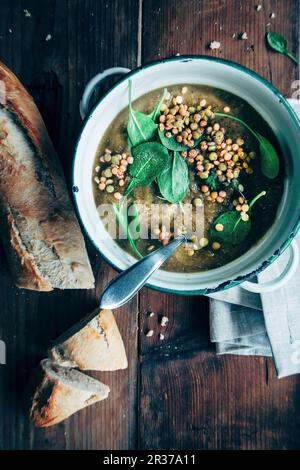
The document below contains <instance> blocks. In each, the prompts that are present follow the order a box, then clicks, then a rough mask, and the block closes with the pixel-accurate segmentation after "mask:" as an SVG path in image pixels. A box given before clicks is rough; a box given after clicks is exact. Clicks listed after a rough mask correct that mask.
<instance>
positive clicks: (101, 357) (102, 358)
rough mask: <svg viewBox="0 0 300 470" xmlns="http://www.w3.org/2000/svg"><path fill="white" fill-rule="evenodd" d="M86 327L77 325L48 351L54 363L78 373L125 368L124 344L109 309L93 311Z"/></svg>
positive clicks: (80, 324) (126, 364)
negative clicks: (76, 368)
mask: <svg viewBox="0 0 300 470" xmlns="http://www.w3.org/2000/svg"><path fill="white" fill-rule="evenodd" d="M87 318H88V320H89V319H90V321H87V322H86V324H85V325H84V326H83V327H82V323H83V322H80V323H79V324H78V325H75V326H74V327H72V328H71V329H70V330H68V331H67V332H66V333H64V335H62V336H61V337H60V338H58V339H57V340H56V342H55V345H54V346H53V347H52V348H50V349H49V351H48V355H49V357H50V358H51V359H52V360H53V361H54V362H56V363H57V364H60V365H63V366H69V367H78V368H79V369H81V370H98V371H114V370H119V369H126V368H127V366H128V362H127V356H126V351H125V347H124V343H123V340H122V337H121V334H120V331H119V328H118V325H117V323H116V320H115V317H114V315H113V313H112V311H111V310H101V311H100V312H99V309H98V308H97V309H95V310H94V311H93V312H92V313H91V314H89V315H88V317H87Z"/></svg>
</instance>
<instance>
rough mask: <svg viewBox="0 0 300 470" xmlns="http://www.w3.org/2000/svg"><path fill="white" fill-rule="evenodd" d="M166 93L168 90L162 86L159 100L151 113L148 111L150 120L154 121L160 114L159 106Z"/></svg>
mask: <svg viewBox="0 0 300 470" xmlns="http://www.w3.org/2000/svg"><path fill="white" fill-rule="evenodd" d="M167 93H168V90H167V89H166V88H164V91H163V94H162V96H161V98H160V100H159V101H158V103H157V105H156V106H155V108H154V109H153V111H152V113H150V115H149V116H150V117H151V119H152V121H154V122H155V121H156V119H157V118H158V117H159V115H160V108H161V105H162V104H163V102H164V101H165V98H166V95H167Z"/></svg>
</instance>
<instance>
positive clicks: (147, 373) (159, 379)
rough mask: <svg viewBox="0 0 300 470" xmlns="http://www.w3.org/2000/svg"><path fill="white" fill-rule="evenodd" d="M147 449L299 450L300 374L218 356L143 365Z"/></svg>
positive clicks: (259, 360) (261, 362)
mask: <svg viewBox="0 0 300 470" xmlns="http://www.w3.org/2000/svg"><path fill="white" fill-rule="evenodd" d="M141 377H142V379H141V410H142V415H141V426H140V427H141V429H142V430H143V432H142V433H141V440H140V446H141V448H143V449H176V450H179V449H299V446H300V436H299V432H298V429H299V424H300V418H299V399H298V397H299V388H300V383H299V379H298V378H297V377H293V378H289V379H282V380H280V381H279V380H278V379H277V378H276V376H275V373H274V369H273V368H272V369H271V370H270V371H269V372H268V374H266V364H265V359H264V358H257V357H256V358H250V357H241V356H240V357H237V356H236V357H225V356H222V357H216V356H215V355H214V354H212V353H205V354H203V353H202V354H198V355H196V356H192V357H189V356H188V355H184V357H182V358H181V359H175V358H174V359H173V358H170V359H168V360H161V361H156V362H154V361H151V360H147V359H145V361H144V362H143V363H142V366H141Z"/></svg>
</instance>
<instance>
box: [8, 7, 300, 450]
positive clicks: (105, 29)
mask: <svg viewBox="0 0 300 470" xmlns="http://www.w3.org/2000/svg"><path fill="white" fill-rule="evenodd" d="M258 3H261V4H262V9H261V11H257V10H256V8H255V5H257V4H258ZM24 9H27V10H28V12H29V13H30V14H31V16H29V14H27V15H26V14H25V12H24ZM272 12H274V13H275V15H276V16H275V18H272V19H271V18H270V14H271V13H272ZM299 13H300V3H299V0H277V1H275V0H274V1H273V0H272V1H270V0H261V1H260V2H259V1H252V0H247V1H246V0H244V1H242V0H227V1H225V0H203V1H200V0H161V1H158V0H140V1H138V0H103V1H102V0H57V1H56V0H43V2H40V1H39V0H24V1H23V0H14V1H12V0H0V60H2V61H3V62H5V63H6V64H7V65H8V66H9V67H11V68H12V70H13V71H14V72H15V73H16V74H17V75H18V76H19V77H20V78H21V80H22V81H23V83H24V84H25V85H26V86H27V88H28V89H29V90H30V92H31V93H32V94H33V96H34V97H35V99H36V101H37V103H38V106H39V108H40V110H41V112H42V114H43V117H44V119H45V122H46V125H47V127H48V129H49V132H50V135H51V137H52V139H53V142H54V144H55V146H56V148H57V150H58V153H59V155H60V158H61V161H62V164H63V166H64V169H65V171H66V174H67V175H70V170H71V166H72V158H73V157H72V155H73V149H74V144H75V141H76V138H77V136H78V133H79V130H80V127H81V125H82V124H81V121H80V117H79V112H78V103H79V100H80V97H81V94H82V91H83V89H84V85H85V84H86V82H87V81H88V80H89V79H90V78H91V77H92V76H93V75H94V74H96V73H97V72H99V71H101V70H103V69H105V68H107V67H112V66H123V67H124V66H125V67H130V68H134V67H136V66H138V65H140V64H144V63H147V62H149V61H152V60H156V59H161V58H163V57H166V56H171V55H175V54H178V53H179V54H190V53H193V54H207V55H213V56H217V57H222V58H226V59H231V60H234V61H236V62H239V63H241V64H244V65H246V66H248V67H250V68H251V69H253V70H255V71H256V72H258V73H260V74H261V75H263V76H264V77H265V78H267V79H269V80H270V81H272V83H273V84H274V85H275V86H276V87H278V88H279V90H280V91H281V92H283V93H284V94H285V95H286V96H290V95H291V93H292V90H291V84H292V82H293V81H294V80H296V79H297V78H298V69H297V67H295V66H294V65H293V64H292V62H291V61H289V60H288V59H287V58H285V57H283V56H280V55H277V54H275V53H272V52H270V51H268V50H267V48H266V45H265V41H264V36H265V33H266V32H267V31H269V30H276V31H278V32H280V33H283V34H284V35H285V36H286V37H287V39H288V43H289V45H290V47H291V49H292V51H293V52H294V53H295V54H297V53H298V50H297V46H298V42H299ZM242 32H247V35H248V39H247V40H240V39H238V37H239V34H240V33H242ZM49 34H50V35H51V38H50V37H49V36H48V39H49V38H50V40H48V41H46V37H47V35H49ZM233 35H236V36H235V37H233ZM213 40H218V41H220V42H221V47H220V48H219V49H218V50H215V51H211V50H210V49H209V48H208V44H209V42H210V41H213ZM102 92H103V90H102ZM69 186H70V178H69ZM88 249H89V254H90V258H91V260H92V264H93V267H94V272H95V275H96V279H97V289H96V290H95V291H90V292H87V291H82V292H73V291H70V292H59V291H58V292H53V293H36V292H29V291H25V290H18V289H17V288H15V287H14V286H13V284H12V281H11V279H10V276H9V274H8V272H7V267H6V261H5V257H4V254H3V252H2V251H1V254H0V257H1V267H0V289H1V297H0V299H1V307H0V339H2V340H4V341H5V342H6V346H7V364H6V365H5V366H3V365H2V366H0V396H1V401H0V404H1V411H0V417H1V418H0V420H1V425H0V448H1V449H136V448H141V449H156V450H157V449H176V450H179V449H295V448H296V449H297V448H298V449H299V447H300V433H299V425H300V378H299V377H296V376H294V377H290V378H286V379H282V380H277V378H276V375H275V370H274V366H273V362H272V360H271V359H266V358H263V357H237V356H228V357H225V356H224V357H217V356H216V355H215V354H214V351H213V348H212V346H211V345H210V343H209V336H208V304H207V300H206V299H205V298H202V297H190V298H186V297H180V296H174V295H167V294H161V293H158V292H155V291H152V290H149V289H143V291H142V292H141V294H140V295H139V297H138V298H136V299H134V300H132V301H131V302H130V303H129V304H128V305H127V306H126V307H124V308H122V309H120V310H119V311H117V312H116V317H117V321H118V324H119V327H120V329H121V332H122V334H123V338H124V342H125V346H126V350H127V353H128V358H129V367H128V369H127V370H125V371H121V372H114V373H97V374H93V375H94V376H96V377H99V379H101V380H102V381H103V382H104V383H107V384H109V386H110V387H111V394H110V397H109V399H108V400H106V401H105V402H103V403H100V404H98V405H97V404H96V405H93V406H91V407H89V408H87V409H85V410H83V411H81V412H80V413H77V414H76V415H75V416H73V417H71V418H70V419H69V420H67V421H66V422H64V423H61V424H60V425H58V426H55V427H53V428H49V429H46V430H39V429H34V428H33V427H32V426H31V425H30V424H29V422H28V420H27V418H26V416H24V413H23V409H22V400H21V399H22V394H23V391H24V387H25V384H26V381H27V379H28V375H29V374H30V372H31V371H32V369H33V367H34V366H35V364H36V363H37V362H38V360H39V359H40V358H42V357H43V356H44V354H45V349H46V347H47V345H48V344H49V341H50V340H51V339H54V338H55V337H56V336H57V335H58V334H59V333H61V332H62V331H64V330H65V328H67V327H68V326H70V325H72V324H73V323H74V322H75V321H76V320H78V319H79V318H81V317H82V316H83V315H84V314H85V313H87V312H88V311H90V310H91V309H92V308H93V307H94V306H95V305H96V304H97V298H98V296H99V294H100V292H101V291H102V289H103V287H104V286H105V285H106V284H107V282H108V281H109V280H110V279H111V278H112V277H113V276H114V275H115V272H114V271H113V270H112V269H111V268H110V267H109V266H108V265H107V264H106V263H105V262H104V261H103V260H102V259H101V256H100V255H99V254H98V253H97V252H96V251H95V249H94V248H93V247H92V246H91V245H90V244H89V243H88ZM151 311H153V312H155V313H156V314H157V315H155V316H154V317H149V315H148V313H149V312H151ZM162 315H166V316H167V317H168V318H169V323H168V326H167V328H166V338H165V341H163V342H161V341H160V340H159V339H158V331H159V320H160V318H161V316H162ZM149 327H150V328H152V329H154V331H155V334H154V336H153V337H152V338H147V337H146V336H145V331H146V330H147V329H148V328H149Z"/></svg>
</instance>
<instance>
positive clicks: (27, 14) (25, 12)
mask: <svg viewBox="0 0 300 470" xmlns="http://www.w3.org/2000/svg"><path fill="white" fill-rule="evenodd" d="M23 12H24V16H25V17H26V18H30V17H31V13H30V11H28V10H27V8H24V10H23Z"/></svg>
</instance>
